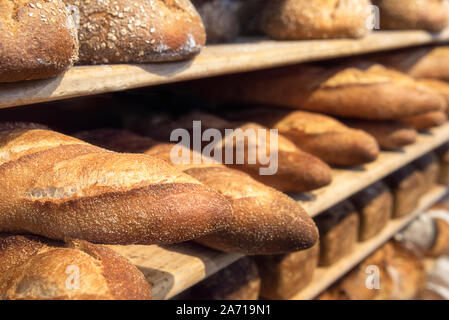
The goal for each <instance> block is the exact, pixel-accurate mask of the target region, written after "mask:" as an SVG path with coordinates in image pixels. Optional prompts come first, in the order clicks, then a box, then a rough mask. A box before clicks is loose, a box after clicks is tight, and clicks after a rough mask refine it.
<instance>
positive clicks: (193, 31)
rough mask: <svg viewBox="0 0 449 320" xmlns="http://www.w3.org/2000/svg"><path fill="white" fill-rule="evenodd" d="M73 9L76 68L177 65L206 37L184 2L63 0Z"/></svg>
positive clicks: (186, 1)
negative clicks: (76, 20) (77, 46)
mask: <svg viewBox="0 0 449 320" xmlns="http://www.w3.org/2000/svg"><path fill="white" fill-rule="evenodd" d="M64 1H65V3H66V4H70V5H74V6H77V7H78V9H79V20H80V23H79V25H80V29H79V34H78V36H79V41H80V52H79V55H80V60H79V63H80V64H106V63H149V62H164V61H178V60H183V59H187V58H191V57H193V56H194V55H196V54H198V53H199V52H200V50H201V47H202V46H203V45H204V44H205V41H206V34H205V30H204V26H203V23H202V21H201V18H200V16H199V14H198V12H196V10H195V8H194V6H193V5H192V4H191V3H190V1H189V0H176V1H173V0H161V1H143V0H115V1H102V0H89V1H87V0H81V1H80V0H64Z"/></svg>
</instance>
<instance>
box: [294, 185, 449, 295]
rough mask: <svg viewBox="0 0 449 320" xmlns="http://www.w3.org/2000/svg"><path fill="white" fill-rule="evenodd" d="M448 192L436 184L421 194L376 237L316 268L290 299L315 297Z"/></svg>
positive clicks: (448, 188)
mask: <svg viewBox="0 0 449 320" xmlns="http://www.w3.org/2000/svg"><path fill="white" fill-rule="evenodd" d="M448 194H449V187H443V186H436V187H434V188H433V189H431V190H430V191H429V192H428V193H427V194H425V195H424V196H423V198H422V199H421V201H420V204H419V206H418V208H417V209H416V210H415V211H414V212H412V213H411V214H409V215H407V216H405V217H402V218H400V219H395V220H391V221H390V223H389V224H388V225H387V226H386V227H385V228H384V229H383V230H382V232H380V233H379V234H378V235H377V236H376V237H374V238H372V239H370V240H367V241H364V242H360V243H358V244H357V245H356V247H355V248H354V250H353V252H352V254H350V255H349V256H346V257H344V258H343V259H341V260H340V261H339V262H337V263H336V264H334V265H332V266H329V267H325V268H324V267H323V268H318V269H317V270H316V271H315V274H314V276H313V280H312V282H311V283H310V284H309V286H307V287H306V288H305V289H304V290H302V291H301V292H299V293H298V294H297V295H295V296H294V297H293V298H292V300H311V299H314V298H316V297H317V296H318V295H319V294H320V293H322V292H323V291H324V290H325V289H327V288H328V287H329V286H331V285H332V284H333V283H335V282H336V281H337V280H338V279H340V278H341V277H342V276H344V275H345V274H346V273H347V272H348V271H350V270H351V269H353V268H354V267H355V266H357V265H358V264H359V263H360V262H362V261H363V260H364V259H365V258H366V257H368V256H369V255H370V254H371V253H373V252H374V251H375V250H376V249H378V248H380V247H381V246H382V245H383V244H385V243H386V242H387V241H388V240H390V239H391V238H392V237H393V236H394V235H395V234H397V233H398V232H399V231H401V230H402V229H403V228H404V227H406V226H407V225H408V224H409V223H410V222H411V221H413V220H414V219H416V218H417V217H418V216H419V215H420V214H421V213H422V212H423V211H425V210H427V209H428V208H430V207H431V206H432V205H434V204H435V203H437V202H438V201H440V200H441V199H443V198H444V197H445V196H447V195H448Z"/></svg>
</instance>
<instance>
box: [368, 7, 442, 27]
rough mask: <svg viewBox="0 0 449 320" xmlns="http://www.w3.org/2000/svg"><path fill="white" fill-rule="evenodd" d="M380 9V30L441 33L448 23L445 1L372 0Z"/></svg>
mask: <svg viewBox="0 0 449 320" xmlns="http://www.w3.org/2000/svg"><path fill="white" fill-rule="evenodd" d="M373 4H374V5H376V6H378V7H379V9H380V27H381V29H424V30H429V31H441V30H442V29H444V28H445V27H446V26H447V24H448V22H449V5H448V3H447V1H446V0H407V1H397V0H373Z"/></svg>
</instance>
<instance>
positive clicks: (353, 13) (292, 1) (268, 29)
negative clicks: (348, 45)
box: [261, 0, 371, 40]
mask: <svg viewBox="0 0 449 320" xmlns="http://www.w3.org/2000/svg"><path fill="white" fill-rule="evenodd" d="M370 4H371V3H370V1H369V0H354V1H349V2H348V1H339V0H314V1H310V0H271V1H268V2H267V5H265V7H264V8H263V11H262V18H261V26H262V30H263V31H265V33H266V34H267V35H269V36H270V37H272V38H274V39H278V40H302V39H327V38H361V37H363V36H365V35H367V34H368V32H369V29H368V28H367V24H368V18H369V5H370Z"/></svg>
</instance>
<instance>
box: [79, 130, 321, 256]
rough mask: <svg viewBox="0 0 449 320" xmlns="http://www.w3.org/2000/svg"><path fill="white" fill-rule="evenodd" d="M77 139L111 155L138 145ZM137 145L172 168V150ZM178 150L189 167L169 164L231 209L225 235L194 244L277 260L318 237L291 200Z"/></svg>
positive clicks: (129, 137) (117, 139) (119, 137)
mask: <svg viewBox="0 0 449 320" xmlns="http://www.w3.org/2000/svg"><path fill="white" fill-rule="evenodd" d="M78 136H79V137H80V138H83V139H85V140H87V141H96V143H99V142H101V145H102V146H103V147H108V145H109V142H108V140H109V141H111V144H110V146H115V148H116V150H124V149H126V147H127V146H128V145H131V146H132V145H133V142H131V143H128V141H136V139H137V138H136V137H135V135H133V134H131V133H126V132H125V133H124V132H123V131H122V132H120V131H119V133H117V134H115V136H114V134H103V133H102V131H91V132H85V133H83V134H79V135H78ZM92 137H94V138H92ZM95 137H96V138H95ZM141 139H146V140H147V146H148V147H147V150H146V152H145V153H146V154H149V155H152V156H155V157H158V158H160V159H163V160H165V161H167V162H171V163H173V162H172V161H171V156H170V154H171V152H172V150H173V147H174V144H158V143H156V144H155V142H154V140H152V139H148V138H142V137H141V138H140V140H141ZM141 141H142V140H141ZM119 145H120V146H119ZM134 145H135V144H134ZM133 149H134V148H133ZM134 150H135V149H134ZM182 150H184V151H186V152H184V153H183V154H182V157H183V158H182V159H183V160H188V161H185V163H183V161H180V162H177V163H173V164H174V165H175V166H176V167H177V168H179V169H180V170H182V171H184V172H185V173H187V174H188V175H190V176H192V177H194V178H195V179H198V180H199V181H201V182H202V183H204V184H205V185H207V186H208V187H210V188H212V189H214V190H216V191H218V192H219V193H220V194H222V195H223V196H225V197H226V198H227V199H229V201H230V202H231V205H232V214H231V215H226V216H225V217H224V218H225V219H226V221H225V228H224V230H221V231H218V232H216V233H213V234H210V235H208V236H205V237H202V238H199V239H196V241H197V242H199V243H201V244H203V245H206V246H208V247H211V248H214V249H218V250H221V251H226V252H237V253H243V254H281V253H287V252H293V251H298V250H303V249H307V248H310V247H311V246H313V245H314V244H315V243H316V241H317V238H318V232H317V229H316V227H315V225H314V224H313V221H312V219H310V217H309V216H308V215H307V213H306V212H305V211H304V210H303V209H302V208H301V207H300V206H299V205H298V204H297V203H296V202H295V201H294V200H293V199H291V198H289V197H288V196H287V195H285V194H283V193H281V192H279V191H276V190H274V189H272V188H270V187H267V186H265V185H263V184H261V183H259V182H257V181H255V180H254V179H252V178H251V177H250V176H249V175H247V174H245V173H243V172H240V171H237V170H233V169H230V168H227V167H225V166H223V165H221V164H218V163H216V162H214V161H213V159H208V161H206V159H203V160H202V161H201V162H200V163H198V164H195V163H193V157H194V153H193V152H191V151H190V150H187V149H181V150H180V152H179V153H181V152H182Z"/></svg>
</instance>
